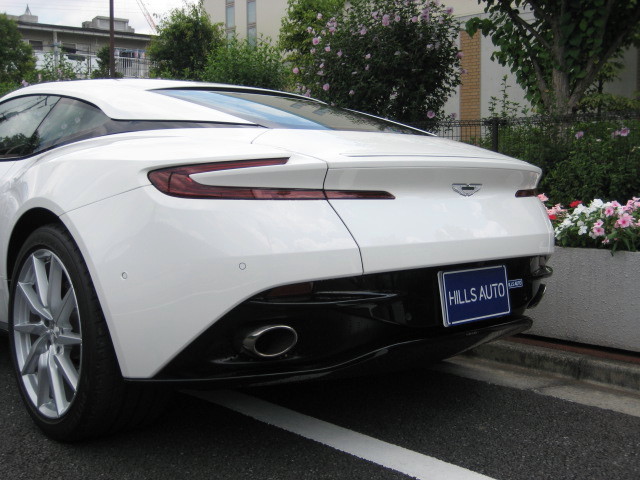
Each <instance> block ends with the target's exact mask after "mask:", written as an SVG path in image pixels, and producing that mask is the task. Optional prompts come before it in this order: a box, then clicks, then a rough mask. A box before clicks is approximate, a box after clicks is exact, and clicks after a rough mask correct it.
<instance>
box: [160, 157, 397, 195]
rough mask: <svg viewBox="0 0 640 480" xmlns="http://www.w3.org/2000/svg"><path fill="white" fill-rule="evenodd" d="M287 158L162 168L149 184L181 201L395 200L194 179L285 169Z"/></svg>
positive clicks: (360, 192) (365, 192) (354, 192)
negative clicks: (255, 169) (242, 170)
mask: <svg viewBox="0 0 640 480" xmlns="http://www.w3.org/2000/svg"><path fill="white" fill-rule="evenodd" d="M287 160H288V159H287V158H270V159H265V160H241V161H235V162H220V163H206V164H199V165H183V166H179V167H171V168H163V169H161V170H155V171H153V172H149V181H150V182H151V183H152V184H153V186H154V187H156V188H157V189H158V190H160V191H161V192H162V193H164V194H166V195H171V196H172V197H180V198H210V199H226V200H327V199H328V200H340V199H386V200H392V199H394V198H395V197H394V196H393V195H391V194H390V193H388V192H378V191H368V190H321V189H311V188H262V187H245V186H238V187H227V186H214V185H205V184H202V183H198V182H196V181H195V180H193V179H192V178H191V175H194V174H197V173H206V172H216V171H220V170H232V169H237V168H249V167H267V166H274V165H284V164H285V163H287Z"/></svg>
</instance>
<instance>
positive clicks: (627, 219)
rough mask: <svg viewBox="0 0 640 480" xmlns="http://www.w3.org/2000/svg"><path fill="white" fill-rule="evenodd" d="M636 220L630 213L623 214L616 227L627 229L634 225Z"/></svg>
mask: <svg viewBox="0 0 640 480" xmlns="http://www.w3.org/2000/svg"><path fill="white" fill-rule="evenodd" d="M633 220H634V218H633V217H632V216H631V215H629V214H628V213H623V214H622V215H621V216H620V218H618V220H617V221H616V225H615V226H616V227H620V228H627V227H630V226H631V225H633Z"/></svg>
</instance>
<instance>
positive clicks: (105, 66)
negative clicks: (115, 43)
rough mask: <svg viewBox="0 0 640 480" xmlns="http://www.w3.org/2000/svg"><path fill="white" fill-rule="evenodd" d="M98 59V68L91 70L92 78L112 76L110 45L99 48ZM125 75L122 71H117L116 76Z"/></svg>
mask: <svg viewBox="0 0 640 480" xmlns="http://www.w3.org/2000/svg"><path fill="white" fill-rule="evenodd" d="M96 60H97V61H98V68H96V69H95V70H94V71H92V72H91V78H111V75H110V72H109V45H105V46H104V47H102V48H100V50H98V53H97V54H96ZM123 76H124V75H123V74H122V73H120V72H116V78H122V77H123Z"/></svg>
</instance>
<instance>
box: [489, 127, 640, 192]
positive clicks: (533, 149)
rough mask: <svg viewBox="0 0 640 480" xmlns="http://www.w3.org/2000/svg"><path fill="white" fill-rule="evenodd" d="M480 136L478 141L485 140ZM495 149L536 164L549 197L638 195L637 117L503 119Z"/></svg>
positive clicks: (639, 138)
mask: <svg viewBox="0 0 640 480" xmlns="http://www.w3.org/2000/svg"><path fill="white" fill-rule="evenodd" d="M490 143H491V139H490V138H487V137H485V138H484V139H483V140H482V142H481V145H482V146H483V147H485V148H488V147H489V146H490ZM499 151H500V152H501V153H504V154H505V155H509V156H512V157H515V158H519V159H521V160H525V161H527V162H530V163H533V164H534V165H537V166H539V167H540V168H542V170H543V178H542V181H541V183H540V186H539V190H540V191H541V192H544V193H546V194H547V196H548V197H549V199H550V201H552V202H554V203H563V204H565V205H566V204H569V203H570V202H572V201H574V200H583V201H585V202H587V201H589V200H591V199H594V198H600V199H602V200H605V201H606V200H618V201H620V202H624V201H626V200H628V199H630V198H632V197H638V196H640V119H639V118H634V119H629V118H627V119H624V118H622V117H620V118H617V119H609V120H584V118H583V119H579V120H575V121H571V122H570V121H568V120H567V119H563V120H562V121H559V120H546V121H545V120H541V119H539V118H538V119H531V120H529V121H527V120H524V121H523V120H518V121H517V122H513V121H509V120H507V121H506V122H505V123H504V124H503V125H502V126H501V128H500V131H499Z"/></svg>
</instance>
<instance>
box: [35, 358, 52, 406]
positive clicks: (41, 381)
mask: <svg viewBox="0 0 640 480" xmlns="http://www.w3.org/2000/svg"><path fill="white" fill-rule="evenodd" d="M49 378H50V377H49V351H48V350H47V351H46V352H44V353H43V354H42V355H40V357H38V392H37V395H38V396H37V399H36V406H38V407H41V406H43V405H44V404H45V403H48V402H49V398H50V397H49V393H50V392H49V390H50V388H49Z"/></svg>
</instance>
